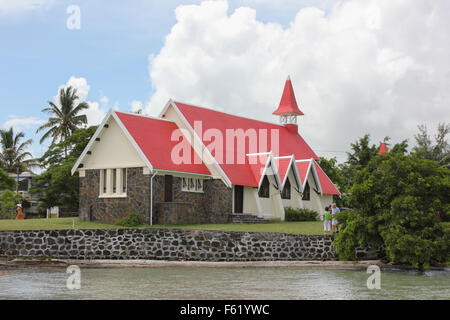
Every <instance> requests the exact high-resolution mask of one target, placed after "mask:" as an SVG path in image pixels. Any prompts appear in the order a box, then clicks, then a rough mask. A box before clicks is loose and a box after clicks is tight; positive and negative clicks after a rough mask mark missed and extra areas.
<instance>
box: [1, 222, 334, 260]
mask: <svg viewBox="0 0 450 320" xmlns="http://www.w3.org/2000/svg"><path fill="white" fill-rule="evenodd" d="M332 241H333V237H332V236H330V235H322V236H319V235H317V236H306V235H291V234H280V233H251V232H227V231H204V230H181V229H112V230H57V231H0V256H3V257H51V258H54V259H83V260H85V259H88V260H90V259H115V260H117V259H126V260H129V259H149V260H190V261H274V260H281V261H289V260H332V259H334V258H335V255H334V253H333V252H332V249H331V247H332Z"/></svg>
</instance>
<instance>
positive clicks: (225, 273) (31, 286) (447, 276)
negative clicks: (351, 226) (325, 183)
mask: <svg viewBox="0 0 450 320" xmlns="http://www.w3.org/2000/svg"><path fill="white" fill-rule="evenodd" d="M65 271H66V270H65V268H54V267H37V268H36V267H30V268H18V269H9V270H0V299H2V300H3V299H187V300H191V299H321V300H323V299H450V271H449V270H448V269H447V270H446V271H427V272H424V273H419V272H416V271H382V273H381V289H380V290H376V289H373V290H369V289H367V286H366V281H367V278H368V276H369V274H367V273H366V272H365V271H359V270H329V269H328V270H324V269H295V268H289V269H288V268H239V269H237V268H82V269H81V289H80V290H69V289H67V287H66V280H67V278H68V276H69V275H68V274H66V273H65Z"/></svg>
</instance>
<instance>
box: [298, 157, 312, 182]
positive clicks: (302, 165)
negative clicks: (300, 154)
mask: <svg viewBox="0 0 450 320" xmlns="http://www.w3.org/2000/svg"><path fill="white" fill-rule="evenodd" d="M295 164H296V165H297V169H298V173H299V174H300V179H301V180H302V184H303V186H305V182H306V175H307V174H308V169H309V167H310V166H311V160H306V161H296V162H295Z"/></svg>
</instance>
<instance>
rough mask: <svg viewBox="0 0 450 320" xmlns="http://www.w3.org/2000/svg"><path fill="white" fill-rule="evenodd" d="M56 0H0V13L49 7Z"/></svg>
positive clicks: (13, 12)
mask: <svg viewBox="0 0 450 320" xmlns="http://www.w3.org/2000/svg"><path fill="white" fill-rule="evenodd" d="M54 3H55V1H54V0H0V15H5V14H16V13H22V12H28V11H33V10H39V9H48V8H49V7H50V6H52V5H53V4H54Z"/></svg>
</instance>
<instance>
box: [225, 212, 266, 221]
mask: <svg viewBox="0 0 450 320" xmlns="http://www.w3.org/2000/svg"><path fill="white" fill-rule="evenodd" d="M231 222H234V223H268V222H269V220H266V219H264V218H260V217H258V216H255V215H253V214H246V213H234V214H232V215H231Z"/></svg>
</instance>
